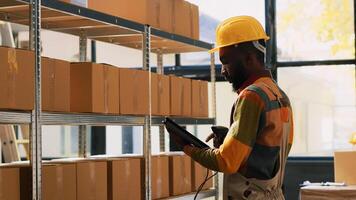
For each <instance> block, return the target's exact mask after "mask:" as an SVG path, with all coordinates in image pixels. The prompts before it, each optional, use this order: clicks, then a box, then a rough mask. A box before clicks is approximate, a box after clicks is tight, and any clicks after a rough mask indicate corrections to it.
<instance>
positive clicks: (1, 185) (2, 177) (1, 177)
mask: <svg viewBox="0 0 356 200" xmlns="http://www.w3.org/2000/svg"><path fill="white" fill-rule="evenodd" d="M20 173H21V172H20V169H19V168H10V167H0V199H4V200H20V191H21V188H20V186H21V184H20Z"/></svg>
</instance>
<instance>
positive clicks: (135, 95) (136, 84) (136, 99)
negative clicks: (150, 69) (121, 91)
mask: <svg viewBox="0 0 356 200" xmlns="http://www.w3.org/2000/svg"><path fill="white" fill-rule="evenodd" d="M138 73H139V72H138V71H137V70H134V71H133V83H132V84H133V86H134V87H133V89H134V92H133V102H132V104H133V112H134V113H133V114H138V112H139V108H138V104H139V95H138V93H139V83H140V82H139V78H138V76H139V75H138Z"/></svg>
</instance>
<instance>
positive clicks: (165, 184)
mask: <svg viewBox="0 0 356 200" xmlns="http://www.w3.org/2000/svg"><path fill="white" fill-rule="evenodd" d="M151 158H152V159H151V164H152V178H151V180H152V199H161V198H166V197H168V196H169V179H170V177H169V169H168V168H169V157H168V156H167V155H155V156H152V157H151Z"/></svg>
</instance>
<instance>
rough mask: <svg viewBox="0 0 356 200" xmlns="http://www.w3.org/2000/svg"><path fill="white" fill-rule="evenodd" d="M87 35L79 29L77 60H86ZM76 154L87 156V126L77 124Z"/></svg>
mask: <svg viewBox="0 0 356 200" xmlns="http://www.w3.org/2000/svg"><path fill="white" fill-rule="evenodd" d="M87 39H88V38H87V35H86V33H85V31H84V30H82V31H81V33H80V36H79V61H80V62H86V61H87V41H88V40H87ZM78 137H79V138H78V143H79V144H78V154H79V157H84V158H85V157H86V156H87V126H86V125H79V132H78Z"/></svg>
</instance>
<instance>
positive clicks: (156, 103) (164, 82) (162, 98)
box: [151, 73, 170, 116]
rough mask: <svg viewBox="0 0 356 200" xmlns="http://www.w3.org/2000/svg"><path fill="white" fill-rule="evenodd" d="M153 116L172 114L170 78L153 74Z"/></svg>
mask: <svg viewBox="0 0 356 200" xmlns="http://www.w3.org/2000/svg"><path fill="white" fill-rule="evenodd" d="M151 88H152V89H151V91H152V108H151V109H152V115H158V116H167V115H169V114H170V112H169V111H170V101H169V95H170V87H169V76H164V75H159V74H156V73H152V77H151Z"/></svg>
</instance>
